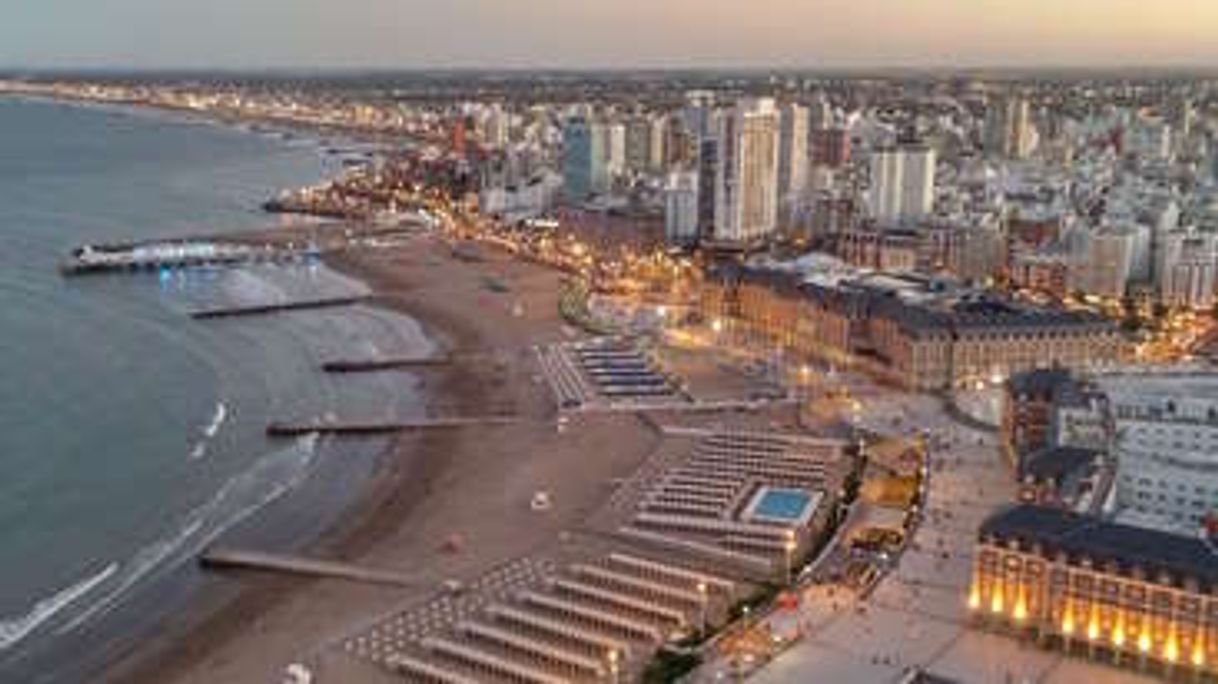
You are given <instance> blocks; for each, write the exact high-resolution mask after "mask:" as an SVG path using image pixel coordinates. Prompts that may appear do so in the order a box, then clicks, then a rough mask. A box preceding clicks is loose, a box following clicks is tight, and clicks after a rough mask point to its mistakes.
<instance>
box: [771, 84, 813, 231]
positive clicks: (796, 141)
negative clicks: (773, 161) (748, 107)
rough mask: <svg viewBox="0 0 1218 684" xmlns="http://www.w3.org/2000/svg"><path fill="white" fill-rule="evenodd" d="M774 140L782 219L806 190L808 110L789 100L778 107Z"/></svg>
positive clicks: (784, 220)
mask: <svg viewBox="0 0 1218 684" xmlns="http://www.w3.org/2000/svg"><path fill="white" fill-rule="evenodd" d="M781 121H782V127H781V130H780V134H779V142H778V195H779V203H780V205H781V206H780V213H781V214H782V216H783V222H784V223H786V221H787V220H788V219H789V217H790V216H791V214H792V213H793V211H792V210H793V209H794V208H796V207H797V205H798V204H799V201H800V199H801V198H802V197H803V196H804V194H805V193H806V192H807V189H808V109H807V108H806V107H804V106H803V105H800V104H796V103H790V104H787V105H786V106H784V107H783V108H782V116H781Z"/></svg>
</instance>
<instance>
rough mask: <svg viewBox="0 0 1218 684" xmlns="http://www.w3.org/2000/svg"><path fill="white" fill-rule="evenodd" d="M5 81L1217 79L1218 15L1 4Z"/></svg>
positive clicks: (552, 1)
mask: <svg viewBox="0 0 1218 684" xmlns="http://www.w3.org/2000/svg"><path fill="white" fill-rule="evenodd" d="M0 12H2V13H0V16H2V17H3V19H2V20H0V66H73V67H76V66H134V67H208V66H218V67H314V66H333V67H392V68H415V67H434V66H510V67H529V66H551V67H588V66H605V67H630V66H809V67H816V66H825V67H836V66H876V65H894V66H899V65H970V66H977V65H1021V64H1028V65H1130V64H1145V65H1160V64H1169V65H1176V64H1187V65H1200V66H1206V65H1211V66H1218V0H0Z"/></svg>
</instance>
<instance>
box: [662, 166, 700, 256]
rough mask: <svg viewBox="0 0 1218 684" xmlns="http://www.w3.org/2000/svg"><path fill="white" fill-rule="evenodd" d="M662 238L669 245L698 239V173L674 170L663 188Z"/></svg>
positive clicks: (687, 243)
mask: <svg viewBox="0 0 1218 684" xmlns="http://www.w3.org/2000/svg"><path fill="white" fill-rule="evenodd" d="M664 239H665V241H666V242H667V243H668V244H670V245H682V246H688V245H692V244H694V243H696V242H697V241H698V174H697V173H695V172H692V171H674V172H673V173H671V174H669V175H668V184H667V185H666V186H665V188H664Z"/></svg>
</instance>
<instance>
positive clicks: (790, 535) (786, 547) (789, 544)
mask: <svg viewBox="0 0 1218 684" xmlns="http://www.w3.org/2000/svg"><path fill="white" fill-rule="evenodd" d="M782 550H783V552H784V553H783V559H784V561H785V562H784V567H785V573H784V577H785V578H786V584H787V585H788V586H790V584H791V554H793V553H795V532H794V531H793V530H787V541H786V543H784V544H783V545H782Z"/></svg>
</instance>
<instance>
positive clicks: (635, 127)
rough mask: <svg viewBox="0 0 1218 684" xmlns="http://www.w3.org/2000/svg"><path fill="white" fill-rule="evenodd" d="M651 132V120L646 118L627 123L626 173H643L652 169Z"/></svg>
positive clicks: (635, 118)
mask: <svg viewBox="0 0 1218 684" xmlns="http://www.w3.org/2000/svg"><path fill="white" fill-rule="evenodd" d="M651 130H652V126H651V120H650V119H648V118H647V117H644V116H634V117H631V118H630V120H629V121H627V122H626V141H625V145H626V155H625V156H626V163H625V168H626V171H628V172H630V173H643V172H645V171H647V170H648V168H650V167H651V145H652V135H651Z"/></svg>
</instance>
